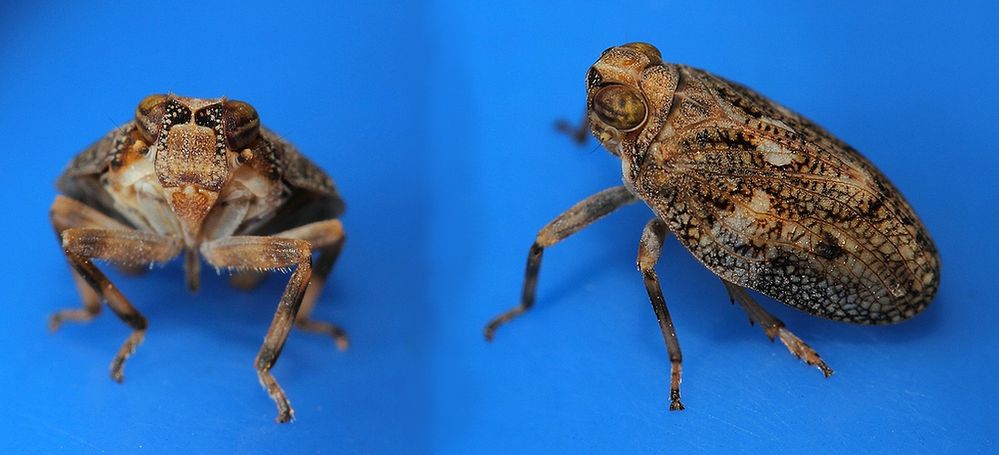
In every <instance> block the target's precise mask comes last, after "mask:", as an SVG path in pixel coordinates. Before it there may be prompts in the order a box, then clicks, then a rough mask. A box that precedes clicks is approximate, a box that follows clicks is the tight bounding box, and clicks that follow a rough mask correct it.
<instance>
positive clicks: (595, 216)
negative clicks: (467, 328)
mask: <svg viewBox="0 0 999 455" xmlns="http://www.w3.org/2000/svg"><path fill="white" fill-rule="evenodd" d="M635 200H636V199H635V196H634V195H633V194H631V192H630V191H628V189H627V188H625V187H624V186H615V187H613V188H608V189H606V190H603V191H601V192H599V193H597V194H594V195H593V196H590V197H588V198H586V199H584V200H583V201H582V202H579V203H578V204H576V205H574V206H573V207H572V208H570V209H569V210H567V211H565V212H564V213H562V214H561V215H559V216H558V217H557V218H555V219H554V220H552V222H550V223H548V225H546V226H545V227H544V228H542V229H541V231H540V232H538V236H537V237H536V238H535V239H534V244H533V245H531V249H530V251H528V253H527V269H526V271H525V272H524V288H523V290H522V291H521V295H520V305H517V306H515V307H513V308H511V309H510V310H507V311H506V312H504V313H502V314H500V315H499V316H496V317H495V318H493V320H492V321H489V324H486V328H485V330H484V332H485V336H486V340H489V341H492V339H493V334H494V333H495V332H496V329H497V328H499V326H501V325H503V324H506V323H507V322H509V321H510V320H511V319H513V318H515V317H517V316H519V315H520V314H522V313H523V312H525V311H527V310H529V309H530V308H531V306H533V305H534V295H535V292H536V290H537V287H538V273H539V272H540V271H541V256H542V254H544V252H545V247H549V246H552V245H554V244H556V243H558V242H560V241H562V240H563V239H565V238H566V237H569V236H570V235H572V234H575V233H576V232H579V231H580V230H582V229H583V228H585V227H586V226H589V225H590V224H592V223H593V222H594V221H597V220H599V219H600V218H603V217H604V216H606V215H608V214H610V213H611V212H613V211H614V210H617V209H618V208H620V207H621V206H623V205H626V204H630V203H632V202H634V201H635Z"/></svg>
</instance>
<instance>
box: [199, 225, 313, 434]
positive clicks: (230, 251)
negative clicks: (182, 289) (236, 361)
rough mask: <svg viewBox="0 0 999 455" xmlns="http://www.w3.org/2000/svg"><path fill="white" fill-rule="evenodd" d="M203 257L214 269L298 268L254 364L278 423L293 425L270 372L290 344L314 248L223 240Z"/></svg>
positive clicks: (269, 240)
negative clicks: (285, 345)
mask: <svg viewBox="0 0 999 455" xmlns="http://www.w3.org/2000/svg"><path fill="white" fill-rule="evenodd" d="M201 253H202V254H203V255H204V257H205V259H206V260H207V261H208V263H210V264H212V265H214V266H215V267H228V268H236V269H266V270H276V269H286V268H290V267H295V271H294V272H292V274H291V278H290V279H289V280H288V285H287V286H286V287H285V290H284V294H283V295H282V296H281V301H280V302H279V303H278V308H277V311H276V312H275V313H274V319H273V320H272V321H271V325H270V328H269V329H268V330H267V335H266V336H265V337H264V343H263V345H261V346H260V352H258V353H257V358H256V361H255V362H254V366H255V368H256V369H257V377H258V378H259V379H260V384H261V385H262V386H263V387H264V389H266V390H267V394H268V395H269V396H270V397H271V399H272V400H274V404H275V405H276V406H277V410H278V415H277V419H276V420H277V421H278V422H280V423H284V422H289V421H291V420H292V418H293V417H294V413H295V411H294V410H293V409H292V408H291V404H290V403H288V398H287V396H286V395H285V393H284V390H282V389H281V386H280V385H278V383H277V381H276V380H275V379H274V376H272V375H271V373H270V370H271V368H272V367H273V366H274V363H275V362H277V359H278V357H279V356H280V355H281V349H283V348H284V343H285V341H287V340H288V333H290V332H291V327H292V325H293V324H294V322H295V316H296V315H297V314H298V309H299V307H300V306H301V304H302V297H303V296H304V295H305V290H306V288H308V286H309V278H310V277H311V275H312V248H311V246H310V245H309V242H306V241H304V240H298V239H287V238H279V237H255V236H235V237H224V238H221V239H218V240H213V241H211V242H207V243H204V244H202V245H201Z"/></svg>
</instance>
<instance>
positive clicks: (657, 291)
mask: <svg viewBox="0 0 999 455" xmlns="http://www.w3.org/2000/svg"><path fill="white" fill-rule="evenodd" d="M668 233H669V231H668V230H667V229H666V224H665V223H663V222H662V220H660V219H659V218H656V219H653V220H652V221H649V224H647V225H645V230H644V231H642V240H641V242H639V245H638V270H639V271H640V272H642V278H644V279H645V290H646V291H647V292H648V293H649V300H650V301H652V309H653V310H655V312H656V319H658V320H659V328H660V329H662V332H663V339H665V340H666V352H667V353H668V354H669V361H670V381H669V410H670V411H682V410H683V403H681V402H680V371H681V367H682V363H683V356H682V355H681V354H680V342H679V341H678V340H677V338H676V330H675V329H674V328H673V319H671V318H670V316H669V309H667V308H666V299H665V298H663V291H662V288H661V287H660V286H659V276H658V275H656V270H655V266H656V263H657V262H659V255H660V254H661V253H662V248H663V241H664V240H665V239H666V235H667V234H668Z"/></svg>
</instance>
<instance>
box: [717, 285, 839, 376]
mask: <svg viewBox="0 0 999 455" xmlns="http://www.w3.org/2000/svg"><path fill="white" fill-rule="evenodd" d="M722 283H723V284H724V285H725V289H727V290H728V296H729V299H731V300H732V303H736V302H738V303H739V305H740V306H742V309H743V310H745V311H746V314H747V315H748V316H749V323H750V324H752V323H756V324H759V325H760V327H762V328H763V332H764V333H765V334H766V335H767V338H770V341H773V340H774V339H775V338H780V341H781V343H784V346H787V350H788V351H791V354H793V355H794V356H795V357H797V358H799V359H801V360H803V361H804V362H805V363H807V364H809V365H813V366H815V367H816V368H818V369H819V371H821V372H822V375H823V376H825V377H827V378H828V377H829V376H832V374H833V370H832V369H831V368H829V366H828V365H826V362H824V361H823V360H822V357H820V356H819V353H818V352H815V350H814V349H812V348H811V347H810V346H808V344H806V343H805V342H804V341H801V339H800V338H798V337H797V336H795V335H794V334H793V333H791V331H790V330H788V329H787V328H786V327H784V323H783V322H782V321H781V320H780V319H777V318H776V317H774V316H773V315H771V314H770V313H767V310H764V309H763V307H761V306H760V304H758V303H756V301H755V300H753V298H752V297H750V295H749V293H748V292H746V289H745V288H743V287H741V286H738V285H736V284H733V283H730V282H728V281H725V280H722Z"/></svg>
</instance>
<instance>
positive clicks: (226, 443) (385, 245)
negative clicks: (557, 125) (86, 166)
mask: <svg viewBox="0 0 999 455" xmlns="http://www.w3.org/2000/svg"><path fill="white" fill-rule="evenodd" d="M870 3H876V4H870ZM997 20H999V15H997V13H996V10H995V7H994V6H992V5H990V4H988V3H987V2H964V3H958V4H955V5H954V6H952V7H948V9H939V8H938V7H937V6H936V5H929V4H927V5H925V6H921V5H913V4H911V3H909V2H897V3H896V2H848V3H840V4H838V5H836V6H814V5H808V6H805V5H798V4H786V5H772V6H762V5H757V4H751V3H748V2H747V3H730V4H727V5H725V6H720V5H718V6H704V5H699V3H698V6H695V5H688V4H679V3H673V2H628V3H622V4H618V5H615V4H599V3H591V2H579V1H573V2H557V3H549V4H544V5H541V4H535V3H534V2H522V3H514V4H497V5H486V4H479V3H474V2H449V1H437V2H429V3H420V4H396V3H393V2H354V3H352V4H350V5H327V4H325V3H323V4H311V5H303V6H286V5H281V6H275V5H273V4H272V3H270V2H267V3H264V2H261V3H256V4H254V3H251V4H249V5H248V6H235V5H229V6H221V5H198V4H180V5H167V4H164V3H162V2H157V3H149V4H140V3H135V4H129V5H119V6H114V7H111V6H100V5H86V4H83V3H69V2H67V3H41V2H33V3H30V4H29V3H27V2H25V3H23V4H20V5H13V4H6V5H4V8H3V12H2V13H0V69H2V71H0V106H3V109H0V132H2V133H3V137H4V147H5V151H4V152H3V153H2V154H0V160H2V161H0V173H2V174H0V177H2V181H3V182H7V183H8V184H9V185H11V186H10V187H8V189H7V191H2V192H0V207H3V209H4V210H5V211H6V213H7V215H6V216H5V217H4V218H5V219H6V220H7V221H8V223H7V225H6V226H5V227H4V228H3V230H4V232H5V233H7V234H8V238H9V239H10V241H9V243H8V244H7V245H6V247H7V248H6V253H7V254H6V260H5V261H4V262H3V265H0V267H2V268H3V269H2V270H0V272H2V273H0V276H2V277H3V282H2V283H3V285H4V286H3V287H4V290H5V292H6V295H7V298H6V299H4V301H5V303H6V305H5V307H6V308H5V311H4V312H2V313H0V327H2V329H3V340H4V341H5V342H4V343H3V349H0V365H3V367H2V368H0V400H2V401H0V402H2V403H3V405H4V411H3V413H2V415H3V418H2V422H0V423H2V425H0V448H2V449H6V450H4V451H10V450H17V451H28V452H31V451H38V452H50V451H54V450H56V449H64V450H66V451H67V452H99V451H103V452H107V453H132V452H135V451H137V450H138V449H141V450H142V451H146V452H152V453H166V452H171V453H172V452H175V451H176V450H178V449H183V450H193V451H197V452H205V451H213V452H217V451H223V450H237V451H239V452H240V453H244V452H264V451H275V450H281V451H286V452H325V453H330V452H346V453H399V452H404V453H429V452H439V453H470V452H496V453H510V452H534V453H540V452H550V451H563V452H570V451H571V452H579V451H586V452H662V451H670V452H693V451H721V450H725V451H729V452H760V451H763V450H773V449H777V450H784V451H820V452H828V451H839V452H845V451H857V450H864V451H869V452H875V453H888V452H899V451H910V452H926V453H929V452H933V453H938V452H969V451H979V452H993V451H995V450H996V448H995V445H996V434H997V431H999V418H997V416H996V414H995V409H996V407H997V405H999V392H997V387H996V386H995V370H996V368H997V366H999V365H997V364H999V335H997V333H999V331H997V330H996V328H995V327H996V324H997V319H999V305H997V302H996V297H995V294H996V293H995V291H994V286H995V283H996V280H997V278H999V274H997V273H996V272H995V269H996V267H995V263H996V261H995V257H996V252H995V251H996V250H995V232H996V230H997V228H996V226H997V223H999V209H997V208H996V207H995V205H994V204H995V200H996V196H997V194H999V191H997V183H996V180H995V177H994V176H995V175H996V173H997V171H999V158H997V152H996V140H995V135H996V133H995V132H996V127H995V126H994V122H995V121H996V119H999V91H997V88H996V87H997V84H996V80H997V78H999V71H997V70H999V63H997V61H996V55H997V51H999V46H997V44H999V38H997V36H999V34H997V33H996V32H995V31H994V29H993V28H994V24H995V23H996V22H997ZM635 40H643V41H648V42H651V43H653V44H655V45H657V46H658V47H659V48H660V50H661V51H662V53H663V56H664V58H665V59H666V60H668V61H673V62H682V63H687V64H691V65H695V66H699V67H703V68H706V69H709V70H711V71H713V72H716V73H718V74H721V75H724V76H726V77H728V78H731V79H735V80H738V81H741V82H743V83H746V84H748V85H750V86H752V87H755V88H757V89H758V90H760V91H761V92H763V93H765V94H767V95H769V96H770V97H772V98H775V99H777V100H778V101H780V102H782V103H784V104H786V105H788V106H790V107H792V108H794V109H795V110H797V111H799V112H802V113H804V114H805V115H807V116H809V117H811V118H813V119H814V120H816V121H818V122H819V123H820V124H822V125H825V126H826V127H827V128H828V129H830V130H831V131H832V132H834V133H835V134H837V135H839V136H840V137H842V138H843V139H845V140H846V141H848V142H850V143H851V144H853V145H854V146H856V147H857V148H858V149H860V150H861V151H863V152H864V153H865V154H866V155H867V156H868V157H869V158H871V159H872V160H873V161H874V162H875V163H877V164H878V165H879V166H880V167H881V169H882V170H883V171H885V173H887V174H888V175H889V176H890V177H891V178H892V180H893V181H894V182H895V183H896V185H897V186H898V187H900V188H901V190H902V191H903V192H904V194H905V195H906V197H907V198H908V199H909V201H910V202H911V203H912V204H913V205H914V207H915V208H916V210H917V212H918V213H919V214H920V215H921V217H922V219H923V221H924V222H925V224H926V225H927V227H928V228H929V230H930V232H931V233H932V235H933V237H934V239H935V240H936V242H937V245H938V247H939V249H940V251H941V254H942V259H943V282H942V285H941V290H940V294H939V296H938V297H937V299H936V302H935V303H934V304H933V305H932V306H930V308H929V309H928V310H926V311H925V312H924V313H923V314H921V315H920V316H919V317H917V318H916V319H914V320H912V321H909V322H906V323H904V324H901V325H898V326H892V327H873V328H872V327H860V326H851V325H845V324H841V323H835V322H830V321H825V320H819V319H815V318H811V317H808V316H806V315H804V314H801V313H798V312H795V311H794V310H791V309H789V308H786V307H783V306H782V305H780V304H778V303H776V302H774V301H772V300H769V299H762V303H763V304H764V305H765V306H766V307H767V308H768V309H770V310H771V311H772V312H773V313H775V314H776V315H777V316H778V317H780V318H782V319H783V320H784V321H785V322H786V323H787V324H788V326H789V327H790V328H791V329H792V330H793V331H794V332H795V333H797V334H798V335H799V336H801V337H802V338H803V339H805V340H806V341H808V342H809V343H810V344H811V345H812V346H813V347H814V348H816V350H818V351H819V352H820V353H821V354H822V356H823V357H824V358H825V359H826V360H827V361H828V362H829V364H830V366H832V367H833V368H834V369H835V370H836V374H835V375H834V376H833V377H832V378H830V379H827V380H826V379H823V378H822V377H821V375H820V374H819V373H818V372H817V371H815V370H814V369H812V368H809V367H806V366H805V365H803V364H801V363H800V362H799V361H797V360H796V359H794V358H792V357H791V356H790V355H789V354H788V353H787V352H786V350H784V348H783V347H782V346H780V345H779V344H776V345H775V344H771V343H769V342H768V341H767V340H766V339H765V338H764V336H763V335H762V333H761V332H760V330H759V328H756V327H750V326H749V325H748V324H747V323H746V318H745V316H744V315H743V313H742V312H741V311H740V310H739V309H738V308H735V307H733V306H731V305H729V303H728V300H727V298H726V295H725V292H724V290H723V288H722V287H721V286H720V285H719V283H718V281H717V279H715V278H714V277H713V276H712V275H711V274H710V273H709V272H707V271H706V270H705V269H704V268H703V267H701V266H700V265H699V264H698V263H696V261H694V260H693V259H692V258H691V257H690V255H689V254H687V253H686V252H685V251H684V250H682V248H681V247H679V245H678V244H677V243H676V242H675V241H670V242H668V243H667V246H666V249H665V251H664V255H663V260H662V261H661V263H660V266H659V267H658V270H659V273H660V277H661V279H662V282H663V288H664V293H665V296H666V299H667V302H668V304H669V307H670V310H671V312H672V315H673V318H674V321H675V323H676V325H677V332H678V335H679V338H680V343H681V346H682V348H683V353H684V382H683V395H684V403H685V404H686V405H687V410H686V411H684V412H682V413H669V412H667V411H666V409H667V405H668V402H667V373H668V368H669V366H668V362H667V359H666V353H665V349H664V347H663V342H662V337H661V334H660V333H659V328H658V326H657V324H656V322H655V317H654V315H653V313H652V309H651V307H650V305H649V303H648V300H647V297H646V295H645V291H644V288H643V286H642V281H641V277H640V275H639V274H638V273H637V272H636V271H635V270H634V259H635V252H636V250H637V241H638V237H639V234H640V232H641V229H642V227H643V226H644V224H645V222H646V221H647V220H648V218H649V217H650V213H649V211H648V210H647V209H646V208H645V207H643V206H642V205H640V204H638V205H634V206H630V207H627V208H625V209H623V210H621V211H620V212H619V213H616V214H614V215H612V216H610V217H608V218H607V219H605V220H604V221H601V222H600V223H598V224H596V225H594V226H593V227H592V228H590V229H588V230H586V231H583V232H582V233H580V234H578V235H577V236H574V237H572V238H570V239H569V240H567V241H565V242H564V243H562V244H559V245H557V246H555V247H554V248H552V249H550V250H549V251H548V253H547V254H546V255H545V263H544V266H543V270H542V276H541V281H540V286H539V293H538V304H537V306H536V308H535V310H533V311H532V312H530V313H529V314H527V315H525V316H524V317H522V318H521V319H518V320H517V321H515V322H514V323H512V324H510V325H509V326H506V327H503V328H502V329H501V330H500V331H499V332H498V334H497V337H496V340H495V342H493V343H491V344H488V343H486V342H484V341H483V340H482V337H481V328H482V324H483V323H484V322H486V321H487V320H488V319H489V318H490V317H492V316H493V315H495V314H496V313H498V312H500V311H502V310H505V309H506V308H508V307H509V306H511V305H513V304H515V303H516V301H517V298H518V296H519V291H520V286H521V280H522V276H523V265H524V257H525V255H526V253H527V248H528V246H529V245H530V243H531V241H532V240H533V236H534V234H535V233H536V231H537V229H539V228H540V227H541V226H543V225H544V224H545V223H547V222H548V221H549V220H550V219H552V218H553V217H554V216H555V215H557V214H558V213H560V212H561V211H562V210H564V209H566V208H568V207H569V206H571V205H572V204H574V203H575V202H576V201H578V200H580V199H582V198H584V197H586V196H588V195H590V194H592V193H594V192H596V191H599V190H601V189H603V188H606V187H609V186H612V185H615V184H617V183H618V182H619V181H620V167H619V163H618V162H617V160H616V159H615V158H614V157H613V156H611V155H610V154H608V153H606V152H604V151H602V150H601V149H600V148H599V147H598V146H597V144H596V143H595V142H594V141H592V140H591V141H590V142H589V143H588V144H587V145H586V146H584V147H577V146H575V145H574V144H572V143H570V141H568V140H567V139H566V138H565V137H563V136H560V135H558V134H556V133H554V132H553V129H552V127H551V125H552V122H553V120H555V119H558V118H568V119H572V120H576V119H578V118H579V116H580V114H581V112H582V108H583V101H584V95H585V94H584V91H583V84H582V82H583V76H584V74H585V71H586V69H587V67H588V66H589V65H590V64H591V63H592V62H593V61H594V60H595V59H596V57H597V56H598V55H599V53H600V51H602V50H603V49H605V48H607V47H609V46H612V45H615V44H620V43H624V42H628V41H635ZM164 91H172V92H175V93H179V94H185V95H191V96H204V97H212V96H219V95H227V96H231V97H234V98H238V99H243V100H246V101H249V102H251V103H252V104H253V105H254V106H255V107H256V108H257V109H258V111H259V112H260V113H261V116H262V119H263V121H264V123H265V124H267V125H269V126H270V127H271V128H273V129H275V130H276V131H278V132H280V133H281V134H282V135H284V136H285V137H287V138H288V139H290V140H291V141H293V142H294V143H295V144H297V145H298V146H299V148H300V149H301V150H303V151H304V152H305V153H307V154H308V155H309V156H311V157H312V158H313V159H314V160H315V161H317V162H318V163H319V164H320V165H322V166H323V167H324V168H325V169H327V170H328V171H329V172H330V173H331V174H332V176H333V177H334V179H336V181H337V183H338V185H339V187H340V190H341V192H342V193H343V195H344V196H345V197H346V199H347V202H348V212H347V214H346V216H345V217H344V223H345V224H346V227H347V229H348V235H349V241H348V244H347V248H346V250H345V252H344V254H343V256H342V259H341V262H340V263H339V264H338V265H337V268H336V270H335V271H334V274H333V278H332V279H331V281H330V284H329V286H328V287H327V289H326V291H325V293H324V296H323V298H322V299H321V301H320V305H319V307H318V309H317V310H316V316H317V317H320V318H323V319H328V320H334V321H336V322H338V323H340V324H341V325H343V326H344V327H345V328H346V329H347V330H348V331H349V333H350V335H351V341H352V346H351V348H350V350H349V351H347V352H345V353H341V352H338V351H336V350H335V349H334V348H333V345H332V343H331V342H330V341H329V340H328V339H325V338H323V337H320V336H316V335H312V334H307V333H298V332H293V333H292V335H291V339H290V340H289V342H288V344H287V346H286V349H285V350H284V353H283V355H282V357H281V359H280V361H279V362H278V364H277V366H276V367H275V369H274V372H275V376H276V377H277V378H278V380H279V381H280V382H281V384H282V385H283V386H284V387H285V389H286V391H287V392H288V394H289V397H290V399H291V401H292V404H293V405H294V406H295V408H296V411H297V420H296V422H295V423H294V424H291V425H276V424H274V423H273V421H272V419H273V417H274V413H275V411H274V407H273V404H272V402H271V401H270V400H269V399H268V398H267V396H266V394H264V392H263V391H262V390H261V389H260V387H259V385H258V384H257V380H256V376H255V374H254V372H253V369H252V360H253V357H254V355H255V354H256V352H257V349H258V347H259V343H260V341H261V339H262V337H263V334H264V332H265V331H266V328H267V325H268V323H269V321H270V319H271V317H272V315H273V310H274V307H275V305H276V302H277V299H278V296H279V294H280V292H281V290H282V289H283V286H284V278H283V277H280V276H275V277H273V278H272V279H270V280H268V281H267V282H266V283H265V284H264V286H263V287H262V288H261V289H259V290H258V291H257V292H253V293H244V292H240V291H235V290H232V289H230V288H229V287H228V286H227V285H226V283H225V280H224V279H222V278H216V277H214V274H212V273H211V272H210V271H208V270H206V273H205V274H204V277H203V278H204V279H203V289H202V290H201V292H200V293H198V294H196V295H193V296H191V295H188V294H187V293H186V292H185V291H184V289H183V277H182V272H181V268H180V266H179V264H177V263H172V264H170V265H168V266H166V267H163V268H157V269H156V270H154V271H153V272H152V273H149V274H147V275H145V276H143V277H140V278H132V277H123V276H121V275H120V274H118V273H116V272H113V271H112V272H110V273H109V275H110V276H111V278H112V280H114V281H115V282H116V283H117V284H119V285H120V287H121V288H122V291H123V292H124V293H125V295H127V296H129V297H130V298H131V299H132V300H133V302H134V303H135V304H136V305H137V306H138V307H139V309H140V310H141V311H143V312H144V313H145V315H146V316H147V317H148V319H149V321H150V328H149V332H148V334H147V338H146V341H145V343H144V344H143V345H142V346H141V347H140V348H139V350H138V352H137V353H136V355H135V356H134V357H133V358H132V359H131V360H130V361H129V362H128V364H127V368H126V381H125V384H124V385H118V384H115V383H113V382H112V381H111V380H110V379H109V378H108V372H107V364H108V362H109V361H110V360H111V357H112V356H113V354H114V352H115V351H116V350H117V348H118V346H119V344H120V343H121V341H122V340H123V339H124V337H125V336H126V335H127V333H128V330H127V329H126V327H125V326H124V325H123V324H121V323H120V321H118V320H117V319H116V318H115V317H114V316H113V315H111V314H110V312H108V311H105V312H104V314H103V315H102V316H101V317H100V318H99V319H97V320H96V321H94V322H93V323H91V324H89V325H86V326H79V325H66V326H65V327H64V328H63V329H62V330H60V331H59V332H58V333H55V334H50V333H48V332H47V330H46V324H45V320H46V317H47V315H48V314H49V313H51V312H52V311H55V310H57V309H59V308H63V307H72V306H76V305H78V298H77V295H76V290H75V288H74V286H73V284H72V282H71V279H70V275H69V271H68V269H67V267H66V266H65V261H64V259H63V258H62V255H61V254H60V253H59V250H58V248H57V246H56V244H55V242H54V241H53V236H52V231H51V228H50V226H49V222H48V219H47V207H48V205H49V204H50V203H51V201H52V198H53V197H54V195H55V192H54V189H53V187H52V184H51V182H52V181H53V180H54V179H55V178H56V176H57V175H58V174H59V172H60V171H61V170H62V168H63V166H64V165H65V163H66V162H68V161H69V160H70V158H71V157H72V156H73V155H74V154H75V153H77V152H78V151H79V150H80V149H82V148H83V147H84V146H85V145H87V144H88V143H90V142H91V141H93V140H95V139H96V138H98V137H100V136H101V135H103V134H104V133H105V132H106V131H108V130H109V129H111V128H112V127H113V126H114V125H117V124H119V123H121V122H124V121H127V120H128V119H129V118H130V116H131V113H132V111H133V109H134V106H135V104H136V103H137V102H138V101H139V100H140V99H141V98H142V97H143V96H144V95H147V94H149V93H154V92H164Z"/></svg>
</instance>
